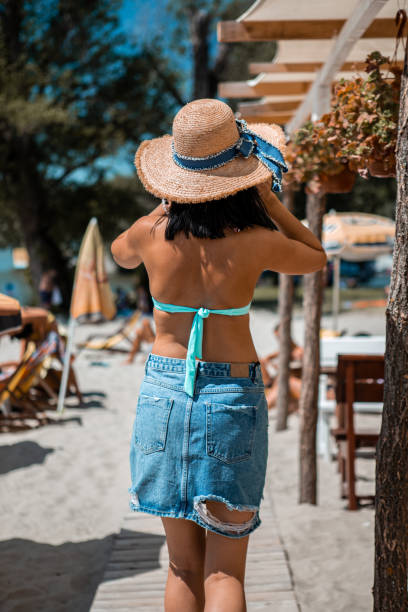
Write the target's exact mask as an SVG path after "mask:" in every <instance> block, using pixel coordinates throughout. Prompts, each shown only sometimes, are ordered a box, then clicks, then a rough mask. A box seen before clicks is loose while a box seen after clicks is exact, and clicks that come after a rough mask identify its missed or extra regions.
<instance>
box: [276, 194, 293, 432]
mask: <svg viewBox="0 0 408 612" xmlns="http://www.w3.org/2000/svg"><path fill="white" fill-rule="evenodd" d="M283 202H284V204H285V206H286V208H287V209H288V210H289V211H290V212H293V209H294V192H293V189H290V188H289V187H288V188H287V189H286V190H285V191H284V192H283ZM293 290H294V285H293V276H292V275H290V274H279V356H278V397H277V402H276V408H277V418H276V431H282V430H284V429H286V428H287V419H288V406H289V401H290V391H289V374H290V371H289V364H290V354H291V349H292V346H291V339H292V332H291V327H292V325H291V324H292V308H293Z"/></svg>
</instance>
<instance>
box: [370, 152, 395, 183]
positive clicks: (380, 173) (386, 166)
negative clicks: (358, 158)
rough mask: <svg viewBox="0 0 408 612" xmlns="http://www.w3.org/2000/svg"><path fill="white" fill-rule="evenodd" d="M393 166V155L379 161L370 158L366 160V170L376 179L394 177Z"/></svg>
mask: <svg viewBox="0 0 408 612" xmlns="http://www.w3.org/2000/svg"><path fill="white" fill-rule="evenodd" d="M395 164H396V160H395V153H392V154H391V155H389V156H387V157H383V158H381V159H378V158H376V157H374V156H372V157H369V158H368V161H367V169H368V171H369V173H370V174H371V176H374V177H376V178H389V177H395V176H396V172H395Z"/></svg>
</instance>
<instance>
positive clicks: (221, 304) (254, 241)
mask: <svg viewBox="0 0 408 612" xmlns="http://www.w3.org/2000/svg"><path fill="white" fill-rule="evenodd" d="M284 141H285V139H284V134H283V132H282V130H281V128H280V127H278V126H276V125H266V124H254V125H248V126H247V125H246V123H245V122H244V121H240V120H237V121H236V120H235V118H234V115H233V112H232V110H231V109H230V107H229V106H228V105H226V104H224V103H223V102H220V101H219V100H195V101H194V102H191V103H189V104H187V105H186V106H184V107H183V108H182V109H181V110H180V111H179V112H178V113H177V115H176V117H175V118H174V121H173V134H172V136H170V135H165V136H163V137H161V138H156V139H154V140H148V141H144V142H142V144H141V145H140V147H139V149H138V151H137V153H136V159H135V163H136V166H137V171H138V174H139V177H140V179H141V181H142V182H143V184H144V186H145V188H146V189H147V190H148V191H150V192H151V193H152V194H154V195H155V196H157V197H158V198H161V199H162V202H161V204H159V205H158V206H157V208H155V209H154V210H153V211H152V212H151V213H150V214H149V215H147V216H145V217H142V218H140V219H138V220H137V221H136V223H134V224H133V225H132V226H131V227H130V228H129V229H128V230H127V231H125V232H124V233H123V234H121V235H120V236H119V237H118V238H117V239H116V240H115V241H114V243H113V244H112V254H113V256H114V259H115V261H116V262H117V263H118V264H119V265H121V266H123V267H124V268H136V267H137V266H138V265H139V264H140V263H141V262H142V261H143V262H144V264H145V266H146V269H147V272H148V275H149V282H150V290H151V293H152V296H153V301H154V306H155V308H154V317H155V322H156V339H155V342H154V344H153V347H152V350H151V353H150V354H149V356H148V358H147V361H146V365H145V377H144V380H143V382H142V386H141V389H140V394H139V398H138V402H137V409H136V417H135V421H134V426H133V432H132V439H131V449H130V467H131V478H132V486H131V489H130V493H131V508H132V509H133V510H135V511H139V512H148V513H151V514H155V515H157V516H160V517H161V520H162V521H163V525H164V529H165V532H166V536H167V546H168V550H169V570H168V579H167V584H166V594H165V610H166V612H180V611H181V610H182V611H183V612H199V611H200V612H201V611H203V610H204V611H205V612H215V611H217V612H220V611H225V612H244V611H245V610H246V603H245V593H244V576H245V563H246V553H247V546H248V539H249V534H250V533H251V532H252V531H254V529H256V528H257V527H258V526H259V525H260V523H261V519H260V516H259V507H260V502H261V499H262V497H263V489H264V483H265V473H266V464H267V456H268V409H267V403H266V398H265V393H264V385H263V381H262V375H261V368H260V363H259V361H258V360H257V354H256V351H255V347H254V344H253V341H252V338H251V333H250V330H249V314H248V311H249V307H250V303H251V299H252V295H253V291H254V288H255V285H256V282H257V280H258V277H259V276H260V274H261V272H262V271H263V270H265V269H269V270H275V271H278V272H284V273H286V274H305V273H307V272H313V271H315V270H320V269H321V268H323V267H324V265H325V263H326V255H325V253H324V250H323V248H322V246H321V244H320V242H319V240H317V238H316V237H315V236H314V235H313V234H312V233H311V232H310V231H309V230H308V229H307V228H306V227H305V226H304V225H302V223H300V221H298V220H297V219H296V218H295V217H294V216H293V215H292V214H291V213H290V212H288V211H287V210H286V208H285V207H284V206H283V205H282V204H281V203H280V201H279V200H278V198H277V197H276V196H275V195H274V193H273V191H279V190H280V185H281V178H282V172H284V171H286V166H285V162H284V157H283V155H284V149H285V145H284ZM271 189H272V190H273V191H272V190H271Z"/></svg>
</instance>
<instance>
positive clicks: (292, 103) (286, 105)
mask: <svg viewBox="0 0 408 612" xmlns="http://www.w3.org/2000/svg"><path fill="white" fill-rule="evenodd" d="M299 103H300V102H299V100H288V101H287V102H257V103H253V102H252V103H251V102H248V103H243V104H239V105H238V110H239V111H240V112H241V113H249V114H252V113H258V112H259V113H261V114H265V113H270V112H271V113H273V112H282V111H285V112H287V111H291V110H295V109H296V108H297V107H298V106H299Z"/></svg>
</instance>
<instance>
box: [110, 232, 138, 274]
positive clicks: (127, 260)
mask: <svg viewBox="0 0 408 612" xmlns="http://www.w3.org/2000/svg"><path fill="white" fill-rule="evenodd" d="M111 254H112V258H113V261H114V262H115V263H116V264H118V266H120V267H121V268H126V269H127V270H133V268H137V267H138V266H139V265H140V264H141V263H142V258H141V257H140V256H139V255H135V254H132V255H127V256H126V254H124V253H123V248H121V245H118V239H117V238H116V240H114V241H113V242H112V244H111Z"/></svg>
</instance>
